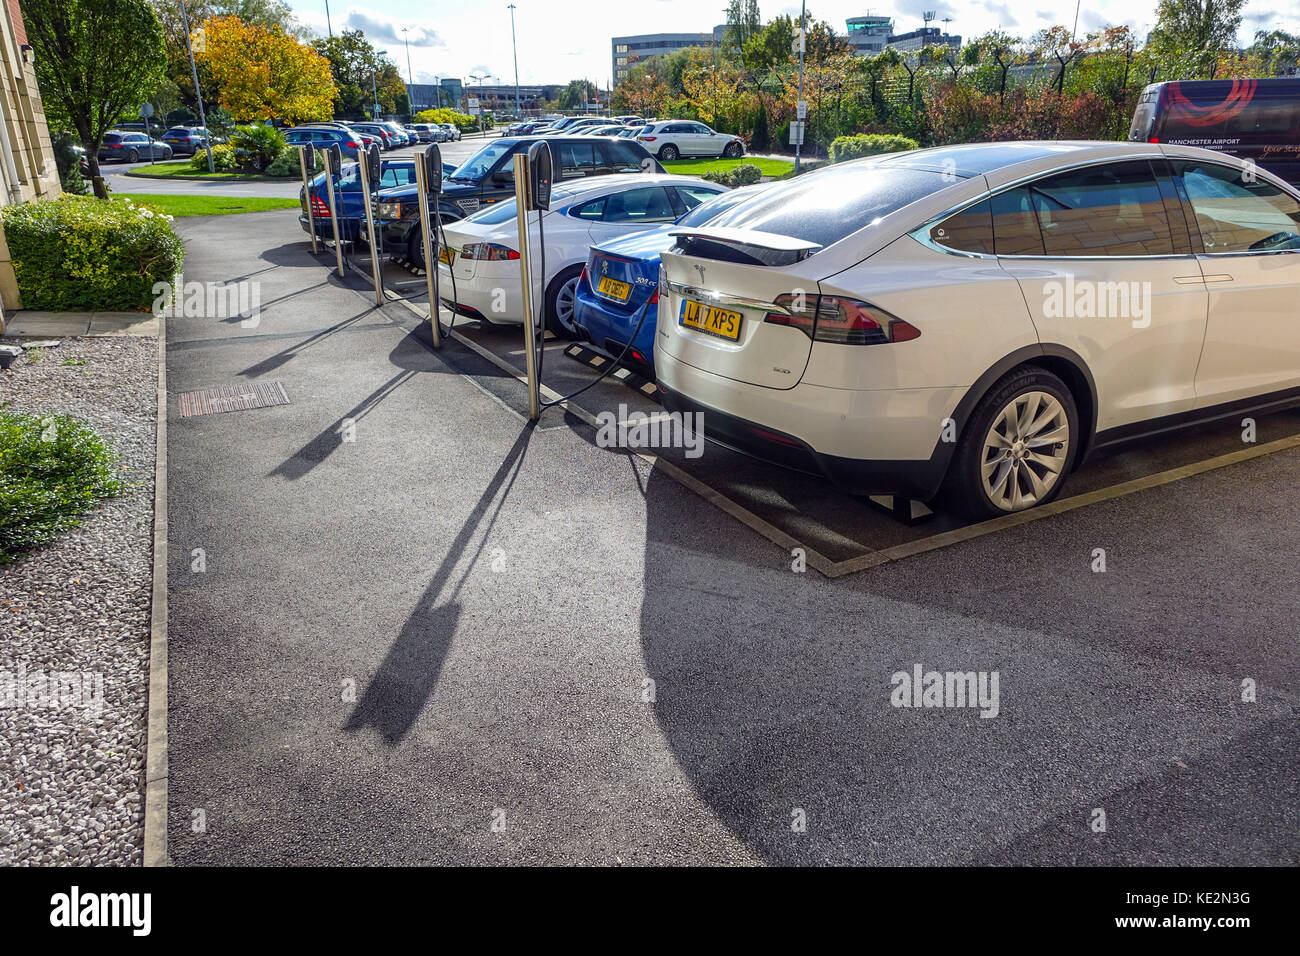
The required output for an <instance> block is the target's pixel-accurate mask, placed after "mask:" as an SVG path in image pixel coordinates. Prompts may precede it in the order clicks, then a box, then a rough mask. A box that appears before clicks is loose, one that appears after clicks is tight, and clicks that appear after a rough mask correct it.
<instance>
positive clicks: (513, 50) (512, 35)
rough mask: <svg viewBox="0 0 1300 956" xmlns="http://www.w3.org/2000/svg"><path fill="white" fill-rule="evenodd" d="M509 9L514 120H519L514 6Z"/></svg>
mask: <svg viewBox="0 0 1300 956" xmlns="http://www.w3.org/2000/svg"><path fill="white" fill-rule="evenodd" d="M509 9H510V51H511V53H513V54H514V58H515V119H519V118H520V116H519V47H518V46H516V45H515V5H514V4H513V3H512V4H510V5H509Z"/></svg>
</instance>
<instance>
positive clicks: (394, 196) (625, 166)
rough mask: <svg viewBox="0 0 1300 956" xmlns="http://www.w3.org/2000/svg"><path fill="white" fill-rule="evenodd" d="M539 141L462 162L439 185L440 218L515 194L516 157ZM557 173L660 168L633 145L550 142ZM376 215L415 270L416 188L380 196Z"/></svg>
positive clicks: (520, 140)
mask: <svg viewBox="0 0 1300 956" xmlns="http://www.w3.org/2000/svg"><path fill="white" fill-rule="evenodd" d="M539 138H540V137H536V136H516V137H509V138H505V139H494V140H492V141H491V142H489V143H488V144H487V145H485V146H483V148H482V149H480V150H479V151H478V152H477V153H475V154H474V155H473V156H471V157H470V158H469V159H467V160H465V161H464V162H463V163H461V164H460V166H459V167H458V168H457V170H456V175H454V176H452V177H450V178H448V180H447V182H446V183H444V184H443V189H442V193H441V195H439V196H438V197H437V208H438V215H439V217H440V218H441V219H442V221H443V222H454V221H455V220H457V219H461V218H463V217H465V216H467V215H469V214H470V213H472V212H474V211H475V210H477V209H479V208H480V207H482V206H490V205H493V204H495V203H498V202H502V201H504V200H507V199H512V198H513V197H514V194H515V177H514V167H513V165H512V164H513V162H514V155H515V153H518V152H523V151H525V150H527V149H528V147H529V146H531V145H532V144H533V143H535V142H537V141H538V139H539ZM548 142H550V143H551V148H552V159H553V162H554V163H555V166H556V169H555V171H554V174H553V177H552V178H553V179H554V182H555V183H556V184H557V185H558V184H560V183H562V182H564V181H566V180H570V179H580V178H586V177H593V176H608V175H613V174H616V173H627V172H640V171H647V172H658V173H662V172H663V171H664V168H663V167H662V166H661V165H659V163H658V162H656V161H655V159H654V158H653V157H651V156H650V155H649V154H648V153H646V151H645V150H644V149H642V148H641V146H640V145H639V144H637V143H634V142H629V141H625V140H619V139H609V138H604V137H601V138H597V137H591V136H588V137H575V138H573V139H569V138H565V139H557V140H548ZM376 209H377V211H378V215H379V218H380V220H381V221H382V223H383V231H384V245H385V247H386V248H388V249H399V250H400V249H404V250H406V253H405V254H406V257H407V258H408V259H409V260H410V261H411V262H413V263H416V264H417V265H422V264H423V262H424V249H423V240H422V239H421V238H420V224H419V219H418V214H419V201H418V199H417V197H416V194H415V187H414V186H399V187H396V188H394V189H386V190H384V191H383V192H381V193H380V194H379V197H378V200H377V206H376Z"/></svg>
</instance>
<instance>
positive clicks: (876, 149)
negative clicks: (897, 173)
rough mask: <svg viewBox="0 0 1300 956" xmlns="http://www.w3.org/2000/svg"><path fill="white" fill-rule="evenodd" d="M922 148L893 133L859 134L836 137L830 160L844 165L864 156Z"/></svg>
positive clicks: (913, 141)
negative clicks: (850, 160)
mask: <svg viewBox="0 0 1300 956" xmlns="http://www.w3.org/2000/svg"><path fill="white" fill-rule="evenodd" d="M920 148H921V144H920V143H918V142H917V141H916V140H914V139H908V138H907V137H906V136H895V135H894V134H892V133H859V134H858V135H856V136H837V137H835V140H834V141H833V142H832V143H831V148H830V159H831V162H832V163H842V162H844V161H845V160H847V159H861V158H862V157H863V156H875V155H876V154H877V153H901V152H903V151H905V150H909V149H920Z"/></svg>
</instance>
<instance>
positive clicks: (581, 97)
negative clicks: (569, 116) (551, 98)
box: [556, 80, 599, 110]
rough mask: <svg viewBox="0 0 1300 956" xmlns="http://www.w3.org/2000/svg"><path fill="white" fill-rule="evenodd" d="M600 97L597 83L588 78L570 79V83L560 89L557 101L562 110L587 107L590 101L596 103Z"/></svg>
mask: <svg viewBox="0 0 1300 956" xmlns="http://www.w3.org/2000/svg"><path fill="white" fill-rule="evenodd" d="M598 98H599V93H598V92H597V90H596V84H594V83H591V82H589V81H587V80H570V81H569V83H568V85H567V86H565V88H564V89H562V90H560V95H559V96H558V97H556V103H557V105H558V106H559V108H560V109H562V110H580V109H584V108H586V105H587V104H588V103H595V102H596V100H597V99H598Z"/></svg>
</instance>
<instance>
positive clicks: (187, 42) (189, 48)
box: [149, 0, 216, 173]
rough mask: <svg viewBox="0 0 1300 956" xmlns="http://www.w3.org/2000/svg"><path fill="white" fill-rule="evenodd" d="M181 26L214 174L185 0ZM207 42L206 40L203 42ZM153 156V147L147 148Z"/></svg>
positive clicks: (213, 169) (209, 159)
mask: <svg viewBox="0 0 1300 956" xmlns="http://www.w3.org/2000/svg"><path fill="white" fill-rule="evenodd" d="M181 24H182V25H183V26H184V27H185V52H186V53H188V54H189V55H190V72H191V74H192V75H193V76H194V99H195V100H196V101H197V102H198V104H199V125H200V126H202V127H203V149H204V150H205V151H206V152H207V154H208V172H210V173H213V172H216V169H215V168H214V167H213V165H212V131H211V130H209V129H208V118H207V116H206V115H204V113H203V94H202V93H200V92H199V68H198V67H197V66H195V65H194V41H193V40H191V39H190V16H189V13H188V12H186V10H185V0H181ZM204 42H205V43H206V42H207V41H206V40H205V41H204ZM149 155H150V157H152V156H153V147H152V146H150V147H149Z"/></svg>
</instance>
